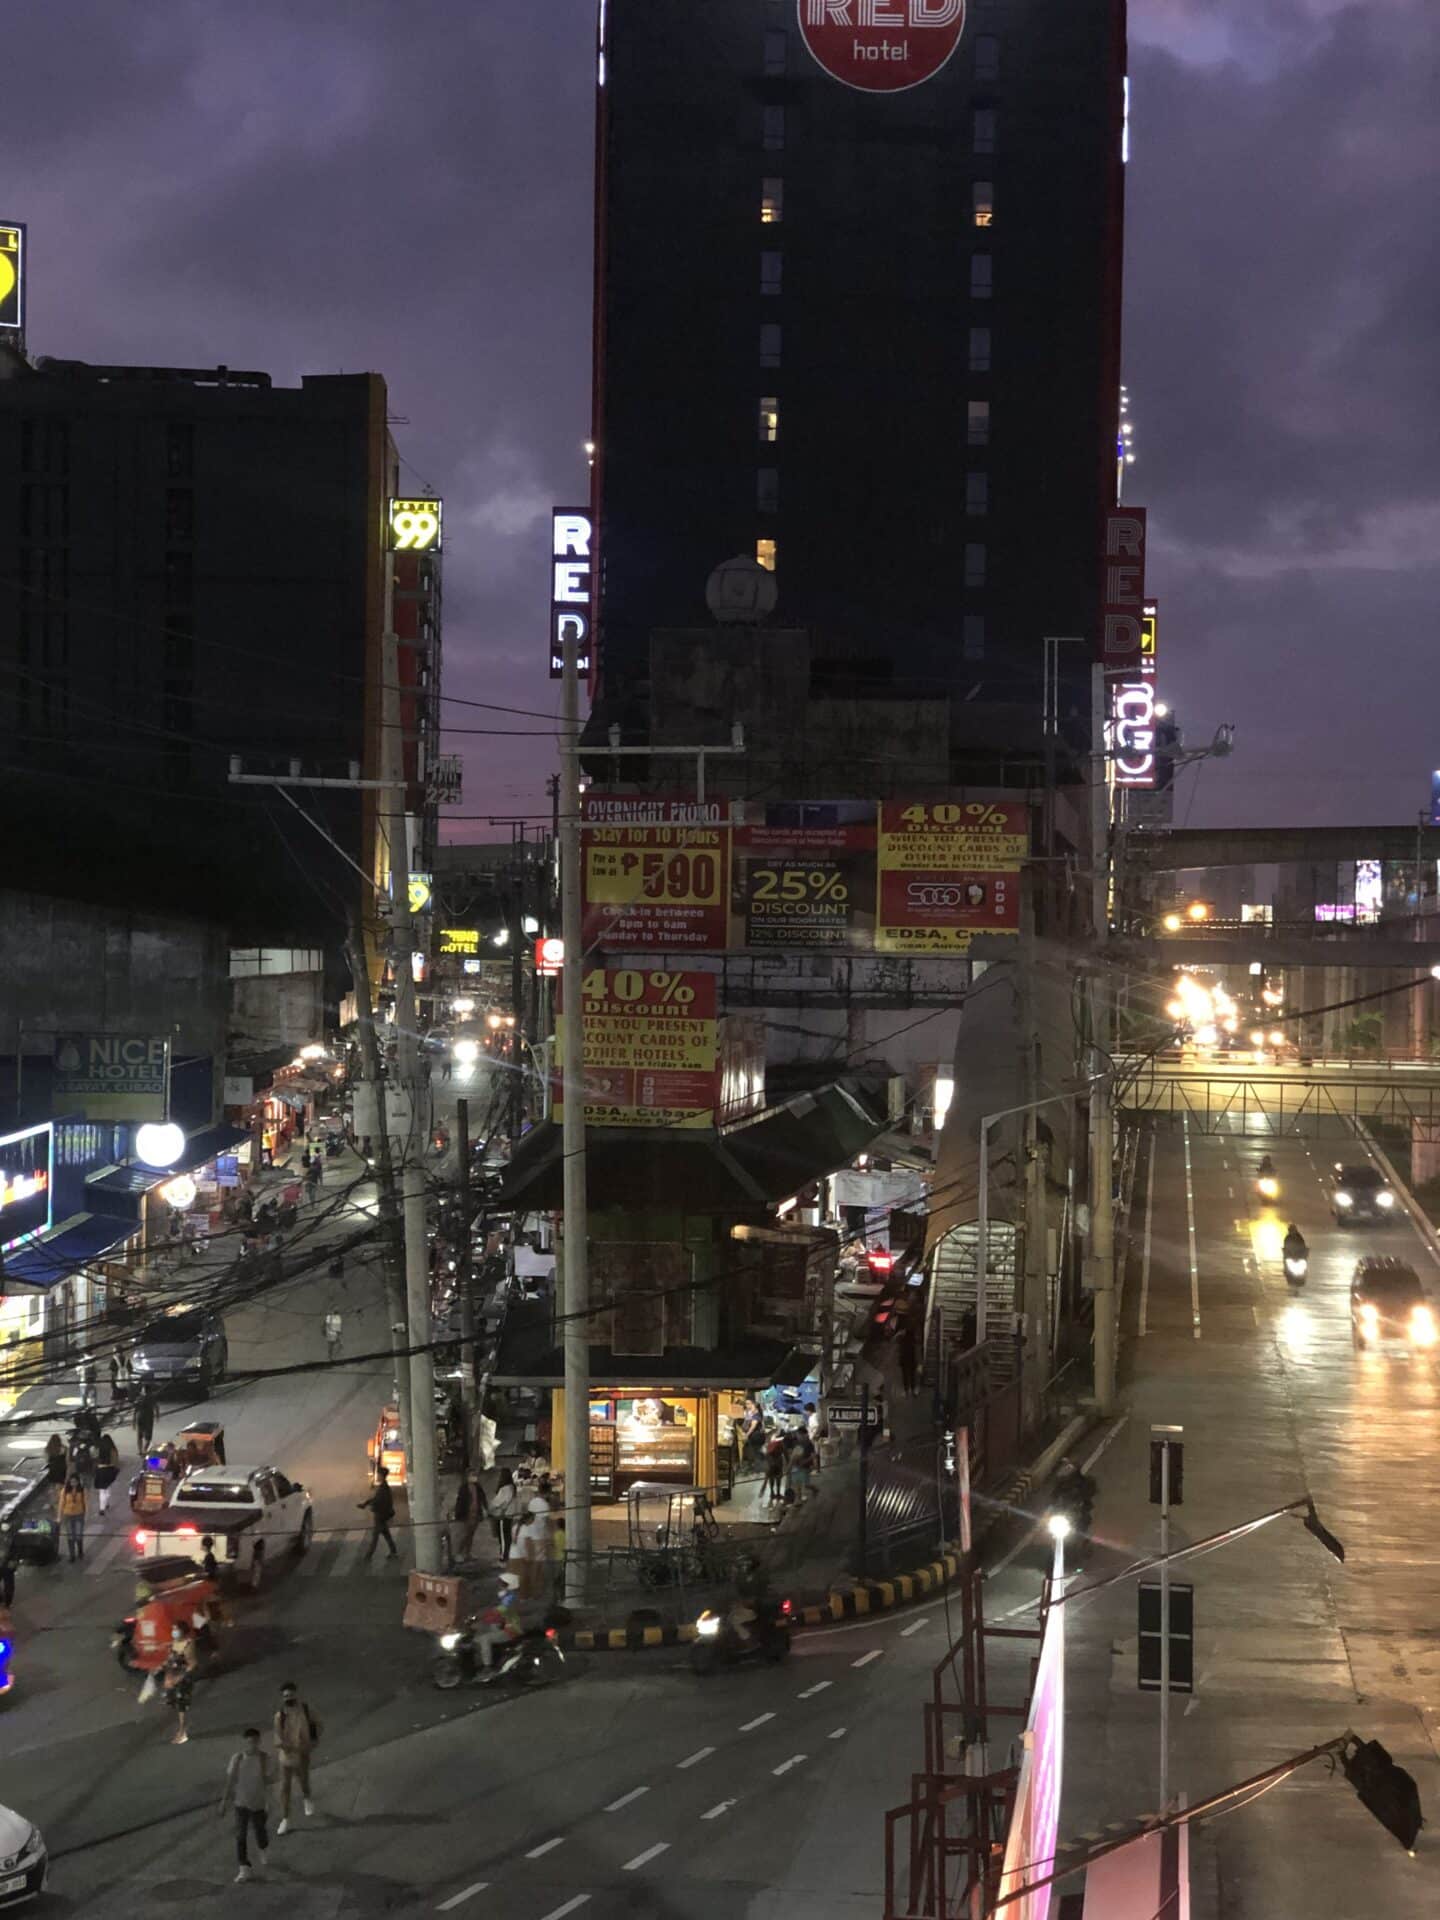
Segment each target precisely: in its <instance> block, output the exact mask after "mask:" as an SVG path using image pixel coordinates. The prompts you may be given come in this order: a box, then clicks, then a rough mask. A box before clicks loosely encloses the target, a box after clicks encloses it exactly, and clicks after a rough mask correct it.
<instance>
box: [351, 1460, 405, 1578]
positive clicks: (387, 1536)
mask: <svg viewBox="0 0 1440 1920" xmlns="http://www.w3.org/2000/svg"><path fill="white" fill-rule="evenodd" d="M360 1511H361V1513H365V1512H367V1511H368V1513H369V1515H370V1544H369V1546H368V1547H367V1548H366V1549H365V1558H366V1559H367V1560H370V1559H373V1558H374V1554H375V1549H376V1547H378V1546H379V1544H380V1542H381V1541H382V1540H383V1541H384V1542H385V1544H386V1546H387V1547H388V1548H389V1549H390V1558H391V1559H392V1560H393V1559H395V1558H396V1556H397V1555H398V1553H399V1551H400V1550H399V1548H398V1547H397V1546H396V1545H395V1536H394V1535H393V1534H392V1533H391V1531H390V1522H391V1521H392V1520H393V1519H394V1518H395V1496H394V1494H393V1493H392V1492H391V1491H390V1469H389V1468H388V1467H377V1468H376V1469H375V1491H374V1492H373V1493H372V1494H371V1496H370V1498H369V1499H368V1500H362V1501H361V1502H360Z"/></svg>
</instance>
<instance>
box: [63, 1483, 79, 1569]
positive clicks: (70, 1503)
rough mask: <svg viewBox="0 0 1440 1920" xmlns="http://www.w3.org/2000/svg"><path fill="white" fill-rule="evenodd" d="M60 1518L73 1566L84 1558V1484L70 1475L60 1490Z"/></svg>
mask: <svg viewBox="0 0 1440 1920" xmlns="http://www.w3.org/2000/svg"><path fill="white" fill-rule="evenodd" d="M60 1518H61V1520H62V1521H63V1522H64V1525H65V1546H66V1549H67V1551H68V1552H69V1555H70V1563H71V1565H72V1566H73V1565H74V1563H75V1562H76V1561H77V1560H83V1559H84V1558H85V1482H84V1481H83V1480H82V1479H81V1478H80V1476H79V1474H78V1473H72V1474H71V1475H70V1477H69V1479H68V1480H67V1481H66V1482H65V1485H64V1486H63V1487H62V1488H61V1490H60Z"/></svg>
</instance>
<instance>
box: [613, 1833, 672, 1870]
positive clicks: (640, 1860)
mask: <svg viewBox="0 0 1440 1920" xmlns="http://www.w3.org/2000/svg"><path fill="white" fill-rule="evenodd" d="M669 1851H670V1842H669V1841H668V1840H657V1841H656V1842H655V1845H654V1846H653V1847H647V1848H646V1849H645V1851H644V1853H637V1854H636V1856H635V1858H634V1859H633V1860H627V1861H626V1862H625V1864H624V1866H623V1867H621V1869H620V1871H621V1872H622V1873H638V1872H639V1871H640V1869H641V1867H648V1866H649V1864H650V1862H651V1861H652V1860H658V1859H659V1858H660V1855H661V1854H662V1853H668V1852H669Z"/></svg>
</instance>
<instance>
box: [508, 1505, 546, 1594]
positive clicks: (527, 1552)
mask: <svg viewBox="0 0 1440 1920" xmlns="http://www.w3.org/2000/svg"><path fill="white" fill-rule="evenodd" d="M517 1547H518V1548H519V1549H520V1568H519V1571H520V1597H521V1599H522V1600H539V1599H541V1598H542V1597H543V1596H544V1592H545V1570H546V1567H547V1566H548V1564H549V1561H550V1502H549V1501H548V1500H544V1499H542V1498H541V1497H540V1495H539V1494H536V1495H535V1496H534V1497H533V1498H532V1499H531V1501H530V1503H529V1505H528V1507H527V1509H526V1513H525V1519H524V1521H523V1523H522V1524H521V1526H520V1527H519V1528H518V1529H517V1530H516V1534H515V1538H514V1540H513V1541H512V1542H511V1545H510V1557H511V1559H512V1560H513V1559H514V1558H515V1551H516V1548H517Z"/></svg>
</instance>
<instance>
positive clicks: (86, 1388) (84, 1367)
mask: <svg viewBox="0 0 1440 1920" xmlns="http://www.w3.org/2000/svg"><path fill="white" fill-rule="evenodd" d="M99 1382H100V1369H99V1367H98V1366H97V1364H96V1361H95V1356H94V1354H93V1353H87V1354H86V1356H85V1358H84V1359H83V1360H82V1361H81V1362H80V1404H81V1406H82V1407H93V1406H94V1404H95V1402H96V1401H97V1400H98V1399H99V1397H100V1385H99Z"/></svg>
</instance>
